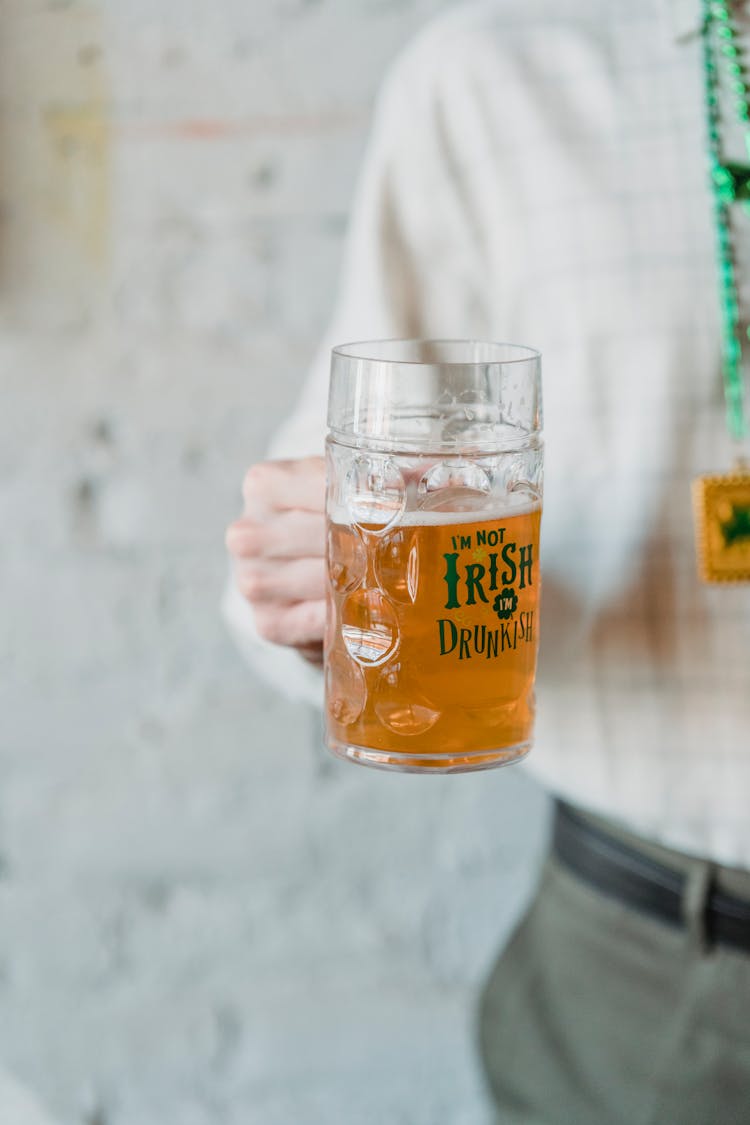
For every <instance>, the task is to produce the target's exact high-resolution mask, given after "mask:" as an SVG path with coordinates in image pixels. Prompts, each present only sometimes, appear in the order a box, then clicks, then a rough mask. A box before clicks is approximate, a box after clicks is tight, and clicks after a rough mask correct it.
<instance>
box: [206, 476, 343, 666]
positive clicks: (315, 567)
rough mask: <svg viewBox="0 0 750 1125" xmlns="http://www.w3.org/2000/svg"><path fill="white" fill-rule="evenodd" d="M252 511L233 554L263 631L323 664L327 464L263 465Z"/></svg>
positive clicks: (255, 480)
mask: <svg viewBox="0 0 750 1125" xmlns="http://www.w3.org/2000/svg"><path fill="white" fill-rule="evenodd" d="M242 492H243V496H244V499H245V509H244V512H243V514H242V517H241V518H240V519H238V520H236V521H235V522H234V523H232V524H230V525H229V527H228V528H227V534H226V543H227V550H228V551H229V554H230V555H231V556H232V559H233V562H234V573H235V581H236V583H237V587H238V589H239V591H240V593H241V594H242V595H243V596H244V597H245V598H246V599H247V600H248V602H249V603H250V605H251V606H252V607H253V609H254V610H255V621H256V625H257V628H258V632H259V633H260V635H261V636H262V637H265V639H266V640H268V641H273V642H274V643H275V644H279V645H289V646H290V647H292V648H296V649H297V650H298V651H299V652H300V653H301V654H302V655H303V656H304V657H306V658H307V659H308V660H311V661H312V662H313V663H317V664H319V663H322V659H323V630H324V627H325V615H326V606H325V515H324V512H325V462H324V460H323V458H322V457H305V458H302V459H300V460H298V461H262V462H260V463H259V464H257V465H253V466H252V468H251V469H249V470H248V473H247V475H246V477H245V481H244V484H243V487H242Z"/></svg>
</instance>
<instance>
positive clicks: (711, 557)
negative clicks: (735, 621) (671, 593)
mask: <svg viewBox="0 0 750 1125" xmlns="http://www.w3.org/2000/svg"><path fill="white" fill-rule="evenodd" d="M693 507H694V509H695V532H696V547H697V552H698V573H699V575H700V577H701V578H702V579H703V581H704V582H750V471H747V470H746V469H745V468H744V466H743V467H742V469H739V470H738V471H737V472H734V473H720V474H717V475H715V476H706V477H698V478H697V479H696V480H694V481H693Z"/></svg>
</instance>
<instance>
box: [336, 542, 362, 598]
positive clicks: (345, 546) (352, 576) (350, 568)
mask: <svg viewBox="0 0 750 1125" xmlns="http://www.w3.org/2000/svg"><path fill="white" fill-rule="evenodd" d="M366 571H367V558H366V555H365V545H364V543H363V542H362V540H361V539H360V537H359V534H358V532H356V531H354V532H353V533H352V534H351V535H347V536H340V535H339V536H335V535H334V531H333V528H329V529H328V575H329V578H330V581H331V585H332V586H333V588H334V590H338V591H339V593H342V594H348V593H349V592H350V591H351V590H356V588H357V586H360V585H361V584H362V580H363V579H364V577H365V573H366Z"/></svg>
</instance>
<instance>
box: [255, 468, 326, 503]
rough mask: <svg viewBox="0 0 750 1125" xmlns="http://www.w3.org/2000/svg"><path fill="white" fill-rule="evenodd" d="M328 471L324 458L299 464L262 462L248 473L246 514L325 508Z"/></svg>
mask: <svg viewBox="0 0 750 1125" xmlns="http://www.w3.org/2000/svg"><path fill="white" fill-rule="evenodd" d="M325 489H326V471H325V461H324V460H323V458H322V457H302V458H299V459H298V460H296V461H261V462H260V463H259V464H257V465H253V466H252V467H251V468H250V469H249V470H248V472H247V474H246V476H245V480H244V483H243V486H242V493H243V496H244V499H245V511H246V514H247V515H250V516H252V515H259V514H264V513H267V512H272V511H287V510H289V509H295V508H299V509H302V510H303V511H308V512H322V511H323V510H324V508H325Z"/></svg>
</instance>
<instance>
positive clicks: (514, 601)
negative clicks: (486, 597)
mask: <svg viewBox="0 0 750 1125" xmlns="http://www.w3.org/2000/svg"><path fill="white" fill-rule="evenodd" d="M492 608H493V609H494V611H495V613H496V614H497V616H498V617H499V618H500V620H501V621H507V620H508V618H509V617H512V616H513V614H514V613H515V612H516V609H517V608H518V594H517V593H516V591H515V590H514V589H512V587H510V586H505V587H504V588H503V589H502V590H501V591H500V593H499V594H498V595H497V597H496V598H495V600H494V602H493V603H492Z"/></svg>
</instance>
